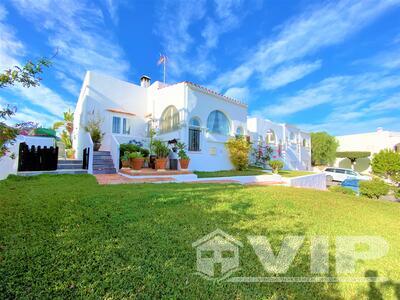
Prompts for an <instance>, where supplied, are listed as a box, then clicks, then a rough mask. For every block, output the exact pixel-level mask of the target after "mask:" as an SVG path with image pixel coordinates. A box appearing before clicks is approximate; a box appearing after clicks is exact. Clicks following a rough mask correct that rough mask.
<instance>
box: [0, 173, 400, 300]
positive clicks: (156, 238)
mask: <svg viewBox="0 0 400 300" xmlns="http://www.w3.org/2000/svg"><path fill="white" fill-rule="evenodd" d="M0 195H1V196H0V298H1V299H8V298H39V299H44V298H109V299H121V298H150V299H157V298H167V299H171V298H180V299H256V298H258V299H259V298H263V299H340V298H346V299H366V298H370V299H380V296H382V297H381V298H385V299H394V298H395V294H394V293H395V291H396V290H397V296H399V294H400V283H399V282H398V281H399V280H400V269H399V266H400V234H399V225H400V222H399V216H400V205H399V204H398V203H391V202H380V201H373V200H367V199H362V198H357V197H353V196H345V195H339V194H336V193H332V192H318V191H313V190H306V189H299V188H288V187H262V186H256V187H249V186H241V185H234V184H232V185H218V184H214V185H208V184H154V185H151V184H142V185H135V184H131V185H129V184H125V185H109V186H99V185H98V184H97V183H96V181H95V179H94V177H92V176H89V175H61V176H40V177H30V178H11V179H8V180H5V181H1V182H0ZM217 228H220V229H222V230H224V231H225V232H227V233H229V234H231V235H232V236H234V237H235V238H237V239H239V240H240V241H241V242H242V243H243V248H241V250H240V264H241V269H240V270H239V271H238V272H236V273H235V274H234V276H270V275H271V274H268V273H266V272H265V271H264V270H263V268H262V265H261V264H260V262H259V260H258V259H257V256H256V255H255V253H254V251H253V249H252V247H251V246H250V244H249V243H248V241H247V239H246V236H247V235H266V236H267V237H268V238H269V240H270V241H271V244H272V246H273V247H274V250H276V251H278V248H277V247H279V246H280V243H281V241H282V239H283V238H284V237H285V236H286V235H288V234H290V235H306V245H305V246H303V247H302V248H300V252H299V253H298V255H297V256H296V258H295V260H294V263H293V265H292V266H291V267H290V269H289V271H288V273H287V274H286V276H310V272H309V269H310V259H309V254H310V253H309V247H308V246H309V237H310V236H314V235H327V236H329V238H330V242H331V247H330V251H331V256H330V267H331V269H330V270H331V273H330V274H329V276H335V275H336V274H335V271H334V263H335V259H334V252H333V251H334V246H333V241H334V240H335V238H336V236H337V235H378V236H382V237H384V238H385V239H386V240H387V241H388V243H389V245H390V250H389V253H388V255H387V256H385V257H384V258H382V259H379V260H374V261H370V260H368V261H364V262H359V263H358V264H357V274H356V275H357V276H361V277H362V276H364V275H365V274H366V272H368V274H370V273H371V274H378V275H379V276H384V277H387V278H388V279H389V281H388V282H386V283H376V284H375V283H371V284H367V283H331V284H326V283H229V282H212V281H208V280H205V279H203V278H202V277H199V276H198V275H195V274H194V272H195V271H196V270H195V266H196V253H195V250H194V249H193V248H192V243H193V242H194V241H195V240H197V239H198V238H200V237H202V236H204V235H205V234H208V233H210V232H212V231H214V230H215V229H217ZM396 281H397V282H396Z"/></svg>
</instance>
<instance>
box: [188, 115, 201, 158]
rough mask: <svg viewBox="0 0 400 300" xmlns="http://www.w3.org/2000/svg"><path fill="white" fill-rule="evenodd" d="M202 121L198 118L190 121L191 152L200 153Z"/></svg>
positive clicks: (189, 142)
mask: <svg viewBox="0 0 400 300" xmlns="http://www.w3.org/2000/svg"><path fill="white" fill-rule="evenodd" d="M200 126H201V123H200V120H199V119H198V118H196V117H194V118H191V119H190V121H189V141H188V144H189V151H200V135H201V129H200Z"/></svg>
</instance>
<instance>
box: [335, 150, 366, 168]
mask: <svg viewBox="0 0 400 300" xmlns="http://www.w3.org/2000/svg"><path fill="white" fill-rule="evenodd" d="M370 155H371V152H367V151H344V152H336V157H339V158H348V159H349V160H350V162H351V168H352V169H353V170H354V165H355V163H356V161H357V159H359V158H367V157H369V156H370Z"/></svg>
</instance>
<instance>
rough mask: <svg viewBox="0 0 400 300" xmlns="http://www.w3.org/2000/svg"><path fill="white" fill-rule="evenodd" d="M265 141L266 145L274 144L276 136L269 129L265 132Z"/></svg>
mask: <svg viewBox="0 0 400 300" xmlns="http://www.w3.org/2000/svg"><path fill="white" fill-rule="evenodd" d="M265 141H266V142H267V144H275V143H276V135H275V132H274V131H273V130H272V129H269V130H268V131H267V135H266V137H265Z"/></svg>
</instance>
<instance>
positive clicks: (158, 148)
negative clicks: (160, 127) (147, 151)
mask: <svg viewBox="0 0 400 300" xmlns="http://www.w3.org/2000/svg"><path fill="white" fill-rule="evenodd" d="M152 149H153V150H154V153H155V154H156V155H157V158H166V157H168V154H169V148H168V146H167V145H166V144H165V143H164V142H163V141H160V140H154V141H153V144H152Z"/></svg>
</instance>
